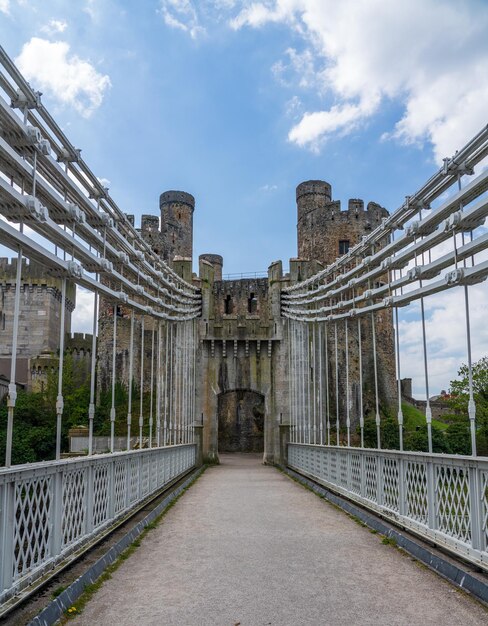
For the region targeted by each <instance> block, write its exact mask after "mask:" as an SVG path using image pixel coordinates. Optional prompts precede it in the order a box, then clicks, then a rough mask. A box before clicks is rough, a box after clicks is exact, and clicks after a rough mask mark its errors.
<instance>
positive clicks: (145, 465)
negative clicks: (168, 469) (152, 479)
mask: <svg viewBox="0 0 488 626" xmlns="http://www.w3.org/2000/svg"><path fill="white" fill-rule="evenodd" d="M150 466H151V459H149V458H144V457H143V458H142V459H141V469H142V477H141V496H145V495H147V494H148V493H149V469H150Z"/></svg>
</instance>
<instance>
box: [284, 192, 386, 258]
mask: <svg viewBox="0 0 488 626" xmlns="http://www.w3.org/2000/svg"><path fill="white" fill-rule="evenodd" d="M296 199H297V212H298V222H297V235H298V256H299V257H300V258H301V259H308V260H310V261H320V262H321V263H323V264H324V265H330V264H331V263H333V262H334V261H335V260H336V259H337V257H339V256H342V255H343V254H345V253H346V252H347V251H348V250H349V248H351V247H352V246H354V245H356V244H357V243H358V242H359V241H360V240H361V238H362V236H363V235H365V234H368V233H369V232H370V231H371V230H372V229H374V228H376V227H377V226H378V225H379V224H380V223H381V220H382V219H383V218H384V217H386V216H387V215H388V211H387V210H386V209H384V208H383V207H381V206H380V205H379V204H376V202H369V203H368V206H367V208H366V210H365V209H364V202H363V200H359V199H356V198H353V199H351V200H349V205H348V208H347V210H346V211H341V204H340V202H339V201H337V200H332V188H331V186H330V185H329V183H326V182H325V181H322V180H308V181H306V182H303V183H300V184H299V185H298V187H297V190H296Z"/></svg>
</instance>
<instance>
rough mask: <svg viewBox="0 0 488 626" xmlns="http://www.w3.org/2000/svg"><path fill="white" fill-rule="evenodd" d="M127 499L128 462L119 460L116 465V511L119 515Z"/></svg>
mask: <svg viewBox="0 0 488 626" xmlns="http://www.w3.org/2000/svg"><path fill="white" fill-rule="evenodd" d="M126 501H127V462H126V461H125V460H124V461H118V462H117V463H115V465H114V512H115V514H116V515H117V514H118V513H120V511H123V510H124V509H125V507H126Z"/></svg>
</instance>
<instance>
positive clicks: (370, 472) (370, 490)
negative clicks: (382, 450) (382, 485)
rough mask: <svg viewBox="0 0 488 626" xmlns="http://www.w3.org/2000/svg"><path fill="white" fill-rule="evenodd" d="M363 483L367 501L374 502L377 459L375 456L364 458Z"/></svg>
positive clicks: (376, 492) (375, 497)
mask: <svg viewBox="0 0 488 626" xmlns="http://www.w3.org/2000/svg"><path fill="white" fill-rule="evenodd" d="M364 465H365V468H364V469H365V483H364V495H365V496H366V498H368V500H373V502H376V499H377V494H378V491H377V471H376V470H377V465H378V459H377V457H375V456H371V455H368V456H366V458H365V463H364Z"/></svg>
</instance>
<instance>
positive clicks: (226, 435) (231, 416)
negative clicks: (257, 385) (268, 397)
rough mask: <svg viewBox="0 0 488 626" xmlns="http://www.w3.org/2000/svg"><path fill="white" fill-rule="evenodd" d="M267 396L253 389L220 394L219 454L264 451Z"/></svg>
mask: <svg viewBox="0 0 488 626" xmlns="http://www.w3.org/2000/svg"><path fill="white" fill-rule="evenodd" d="M264 406H265V404H264V396H263V394H261V393H259V392H257V391H253V390H252V389H235V390H233V391H225V392H224V393H221V394H219V396H218V401H217V411H218V449H219V452H264V416H265V408H264Z"/></svg>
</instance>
